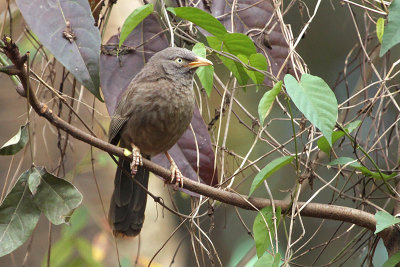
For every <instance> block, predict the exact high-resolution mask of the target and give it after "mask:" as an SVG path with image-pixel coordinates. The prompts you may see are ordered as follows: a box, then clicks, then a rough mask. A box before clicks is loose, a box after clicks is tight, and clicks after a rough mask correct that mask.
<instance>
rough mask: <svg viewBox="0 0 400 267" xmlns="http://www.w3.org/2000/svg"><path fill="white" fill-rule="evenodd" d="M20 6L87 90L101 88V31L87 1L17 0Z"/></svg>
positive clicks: (55, 54) (92, 90)
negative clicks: (96, 25) (95, 23)
mask: <svg viewBox="0 0 400 267" xmlns="http://www.w3.org/2000/svg"><path fill="white" fill-rule="evenodd" d="M16 2H17V5H18V7H19V9H20V11H21V13H22V15H23V16H24V19H25V21H26V22H27V23H28V25H29V27H30V28H31V29H32V31H33V32H34V33H35V34H36V35H37V36H38V38H39V40H40V42H42V44H43V45H44V46H45V47H46V48H47V49H49V51H50V52H51V53H52V54H53V55H54V56H55V58H56V59H57V60H58V61H59V62H60V63H61V64H63V65H64V66H65V67H66V68H67V69H68V70H69V71H70V72H71V73H72V74H73V75H74V76H75V77H76V78H77V79H78V81H80V82H81V83H82V84H83V85H84V86H85V87H86V88H87V89H89V90H90V91H91V92H92V93H93V94H94V95H95V96H96V97H97V98H99V99H100V100H101V96H100V91H99V84H100V81H99V57H100V32H99V30H98V29H97V28H96V27H95V26H94V19H93V16H92V12H91V10H90V7H89V3H88V1H87V0H65V1H57V2H52V1H47V0H17V1H16Z"/></svg>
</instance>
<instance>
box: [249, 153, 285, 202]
mask: <svg viewBox="0 0 400 267" xmlns="http://www.w3.org/2000/svg"><path fill="white" fill-rule="evenodd" d="M292 160H293V156H284V157H280V158H277V159H274V160H273V161H271V162H270V163H268V164H267V166H265V167H264V168H263V169H262V170H261V171H260V172H259V173H258V174H257V175H256V177H254V180H253V183H252V184H251V187H250V192H249V196H251V194H253V192H254V190H256V189H257V188H258V187H259V186H260V185H261V184H262V183H263V182H264V180H265V179H267V178H268V177H269V176H271V175H272V174H273V173H274V172H276V171H277V170H279V169H280V168H282V167H283V166H285V165H287V164H289V163H290V162H292Z"/></svg>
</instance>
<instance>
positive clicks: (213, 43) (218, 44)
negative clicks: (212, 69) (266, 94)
mask: <svg viewBox="0 0 400 267" xmlns="http://www.w3.org/2000/svg"><path fill="white" fill-rule="evenodd" d="M207 42H208V45H209V46H210V47H211V48H213V49H215V50H217V51H225V52H228V51H227V48H226V47H225V46H223V45H222V41H221V40H219V39H218V38H217V37H213V36H207ZM217 56H218V57H219V58H220V59H221V61H222V63H224V65H225V67H227V68H228V70H229V71H231V72H232V73H233V75H234V76H235V77H236V79H237V81H238V83H239V84H240V85H246V84H247V81H248V80H249V76H248V75H247V73H246V71H245V70H244V68H243V66H242V64H240V63H238V62H235V61H234V60H232V59H229V58H226V57H224V56H220V55H217Z"/></svg>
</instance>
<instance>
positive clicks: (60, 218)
mask: <svg viewBox="0 0 400 267" xmlns="http://www.w3.org/2000/svg"><path fill="white" fill-rule="evenodd" d="M28 179H29V185H34V187H33V186H32V187H30V190H31V192H32V194H34V197H33V201H34V202H35V203H36V205H37V206H38V207H39V209H40V210H41V211H42V212H43V214H44V215H45V216H46V217H47V218H48V219H49V220H50V221H51V222H52V223H53V224H56V225H58V224H62V223H65V222H67V221H69V217H70V215H71V214H72V212H73V210H74V209H75V208H77V207H78V206H79V205H80V204H81V202H82V194H81V193H80V192H79V191H78V190H77V189H76V188H75V186H74V185H72V184H71V183H70V182H68V181H66V180H64V179H61V178H58V177H56V176H54V175H52V174H51V173H48V172H47V171H46V169H45V168H43V167H34V168H32V169H31V170H30V173H29V178H28Z"/></svg>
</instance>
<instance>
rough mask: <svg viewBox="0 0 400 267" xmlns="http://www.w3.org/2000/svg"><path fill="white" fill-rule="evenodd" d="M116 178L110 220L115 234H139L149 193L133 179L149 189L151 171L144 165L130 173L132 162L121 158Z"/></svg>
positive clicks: (121, 235) (122, 235) (131, 235)
mask: <svg viewBox="0 0 400 267" xmlns="http://www.w3.org/2000/svg"><path fill="white" fill-rule="evenodd" d="M119 166H122V167H123V170H122V169H121V168H119V167H118V168H117V172H116V173H115V180H114V186H115V187H114V192H113V195H112V197H111V203H110V211H109V213H108V221H109V223H110V225H111V227H112V230H113V234H114V236H117V237H126V236H127V237H133V236H137V235H138V234H139V233H140V230H141V229H142V225H143V222H144V211H145V209H146V202H147V193H146V191H145V190H144V189H143V188H142V187H141V186H139V185H138V184H137V183H135V182H134V181H133V179H135V180H136V181H138V182H139V183H140V184H142V185H143V187H145V188H146V189H147V186H148V183H149V171H148V170H147V169H145V168H144V167H143V166H138V169H137V173H136V175H135V176H134V177H133V178H132V176H131V175H130V173H131V171H130V162H129V161H127V160H124V159H123V158H120V159H119Z"/></svg>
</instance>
